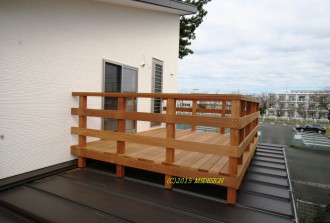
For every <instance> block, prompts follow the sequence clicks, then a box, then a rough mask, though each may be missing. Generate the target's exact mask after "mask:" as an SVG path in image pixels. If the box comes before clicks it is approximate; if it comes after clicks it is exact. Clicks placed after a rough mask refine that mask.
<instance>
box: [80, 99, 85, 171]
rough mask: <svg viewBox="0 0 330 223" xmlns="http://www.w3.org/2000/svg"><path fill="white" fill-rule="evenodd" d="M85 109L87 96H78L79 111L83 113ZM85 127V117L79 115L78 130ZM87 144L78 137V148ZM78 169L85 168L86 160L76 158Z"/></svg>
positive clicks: (81, 137)
mask: <svg viewBox="0 0 330 223" xmlns="http://www.w3.org/2000/svg"><path fill="white" fill-rule="evenodd" d="M86 109H87V96H79V110H80V111H82V110H83V111H85V110H86ZM86 127H87V116H85V115H79V128H86ZM86 144H87V141H86V136H81V135H80V136H79V139H78V146H79V147H85V146H86ZM78 167H79V168H83V167H86V158H84V157H81V156H78Z"/></svg>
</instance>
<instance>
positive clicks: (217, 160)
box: [71, 92, 259, 204]
mask: <svg viewBox="0 0 330 223" xmlns="http://www.w3.org/2000/svg"><path fill="white" fill-rule="evenodd" d="M72 95H73V96H77V97H79V108H72V109H71V114H72V115H77V116H79V126H78V127H72V128H71V133H72V134H75V135H78V136H79V140H78V144H77V145H73V146H71V154H72V155H76V156H77V157H78V166H79V167H85V165H86V158H90V159H95V160H100V161H105V162H110V163H114V164H116V165H117V169H116V174H117V176H118V177H123V176H124V175H125V166H128V167H133V168H138V169H143V170H147V171H153V172H157V173H162V174H165V188H167V189H171V188H172V187H173V184H172V183H173V182H171V179H173V178H172V176H175V177H181V178H192V179H193V180H194V179H196V178H217V179H220V178H221V179H222V181H221V182H217V183H216V184H218V185H221V186H225V187H227V188H228V190H227V202H228V203H230V204H235V203H236V190H237V189H239V187H240V184H241V182H242V179H243V177H244V174H245V172H246V170H247V168H248V166H249V163H250V160H251V158H252V156H253V154H254V151H255V149H256V146H257V143H258V134H257V133H258V117H259V103H258V101H257V100H255V99H253V98H249V97H246V96H243V95H236V94H228V95H220V94H160V93H96V92H73V93H72ZM87 97H110V98H117V99H118V110H100V109H88V108H87ZM127 98H130V99H132V98H133V99H138V98H151V99H152V98H161V99H162V101H166V107H164V108H163V111H164V112H163V113H162V114H155V113H146V112H131V111H126V99H127ZM180 100H182V101H189V102H191V105H192V106H191V107H190V108H181V107H177V105H178V103H177V101H180ZM201 102H202V103H204V104H206V105H207V104H212V103H217V105H219V106H218V107H217V108H210V106H203V107H202V108H199V107H201V106H198V105H199V104H200V103H201ZM163 104H165V102H164V103H163ZM165 111H166V113H165ZM205 114H209V115H205ZM87 117H100V118H112V119H117V120H118V121H117V122H118V123H117V124H118V131H117V132H113V131H105V130H96V129H88V128H87ZM126 120H137V121H149V122H158V123H166V127H165V128H156V129H152V130H149V131H145V132H140V133H136V134H132V133H126V132H125V129H126V127H125V123H126ZM176 124H186V125H191V130H179V129H176V127H175V126H176ZM196 126H209V127H216V128H219V131H218V132H201V131H196ZM225 129H230V131H229V132H230V133H227V134H225ZM88 136H90V137H96V138H100V140H98V141H92V142H87V140H86V137H88Z"/></svg>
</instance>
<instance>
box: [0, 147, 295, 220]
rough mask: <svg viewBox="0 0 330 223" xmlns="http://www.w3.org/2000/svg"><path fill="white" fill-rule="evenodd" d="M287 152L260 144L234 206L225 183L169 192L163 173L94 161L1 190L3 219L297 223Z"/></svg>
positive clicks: (0, 215) (0, 209)
mask: <svg viewBox="0 0 330 223" xmlns="http://www.w3.org/2000/svg"><path fill="white" fill-rule="evenodd" d="M283 152H284V151H283V148H281V147H277V146H269V145H259V146H258V149H257V153H256V155H255V157H254V159H253V160H252V163H251V166H250V168H249V170H248V172H247V174H246V176H245V178H244V180H243V184H242V186H241V188H240V190H239V193H238V197H237V200H238V201H237V204H236V205H235V206H233V205H228V204H227V203H226V202H225V200H224V199H225V194H223V192H224V191H226V188H223V187H220V186H216V185H198V184H197V185H195V188H194V187H190V188H185V187H184V186H183V187H175V188H174V189H173V190H165V189H164V188H163V186H162V185H161V183H163V182H161V180H159V179H162V180H163V179H164V177H163V176H162V175H159V174H155V173H150V172H144V171H140V170H135V169H128V170H127V177H124V178H116V177H115V175H114V174H113V173H112V172H111V171H112V170H111V168H112V167H113V166H112V165H111V164H106V163H94V164H92V165H90V167H88V168H84V169H74V170H71V171H67V172H63V173H59V174H55V175H52V176H49V177H46V178H43V179H40V180H34V181H32V182H28V183H25V184H23V185H20V186H16V187H13V188H10V189H6V190H3V191H1V192H0V206H1V205H2V208H0V220H1V219H10V220H13V219H14V220H15V219H16V220H17V221H12V222H24V221H20V218H19V217H15V214H12V213H11V214H8V211H3V210H6V209H7V210H8V209H10V210H11V211H12V212H13V213H17V214H18V216H22V215H23V216H25V217H28V218H29V219H33V220H35V221H42V222H45V221H50V222H55V221H56V222H170V221H171V222H247V223H248V222H253V223H258V222H260V223H264V222H267V223H271V222H279V223H285V222H294V219H295V218H296V217H295V211H294V206H293V203H292V195H291V193H290V184H289V182H288V173H287V171H286V162H285V158H284V157H285V156H284V154H283ZM259 158H271V159H274V162H271V161H267V162H264V161H262V162H261V161H259V160H260V159H259ZM281 160H283V161H284V164H282V163H281V162H279V161H281ZM278 163H281V164H280V165H279V166H276V165H278ZM272 165H275V166H272ZM283 165H284V166H285V168H284V169H283ZM158 176H159V178H158ZM147 179H150V180H151V181H150V180H149V181H145V180H147ZM158 183H159V184H158ZM192 186H193V185H192ZM201 188H202V190H201ZM13 216H14V217H13Z"/></svg>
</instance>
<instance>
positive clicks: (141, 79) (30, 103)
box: [0, 0, 179, 179]
mask: <svg viewBox="0 0 330 223" xmlns="http://www.w3.org/2000/svg"><path fill="white" fill-rule="evenodd" d="M0 30H1V35H0V75H1V78H0V135H2V136H3V137H1V139H0V147H1V149H0V179H2V178H6V177H10V176H14V175H17V174H21V173H24V172H28V171H32V170H36V169H39V168H43V167H47V166H50V165H55V164H58V163H61V162H66V161H69V160H72V159H74V158H75V157H73V156H71V155H70V145H73V144H77V137H75V136H72V135H71V134H70V127H71V126H78V118H77V117H73V116H71V114H70V109H71V107H77V106H78V98H74V97H72V96H71V92H73V91H91V92H100V91H102V90H103V59H106V60H111V61H115V62H118V63H122V64H125V65H129V66H132V67H135V68H137V69H138V92H151V82H152V79H151V74H152V67H151V65H152V58H156V59H158V60H161V61H163V62H164V68H163V69H164V71H163V92H176V91H177V73H178V59H177V58H178V42H179V39H178V38H179V16H178V15H174V14H170V13H164V12H155V11H149V10H144V9H137V8H130V7H125V6H118V5H112V4H109V3H102V2H96V1H89V0H85V1H84V0H50V1H43V0H24V1H21V0H2V1H1V2H0ZM142 62H145V63H146V64H147V65H148V66H149V67H150V69H149V68H148V66H144V67H142V66H141V63H142ZM171 73H174V75H171ZM88 107H89V108H96V109H100V108H102V100H101V99H100V98H89V101H88ZM137 109H138V111H145V112H150V110H151V101H150V100H147V99H140V100H139V101H138V108H137ZM100 126H101V119H99V118H90V119H89V120H88V126H87V127H88V128H96V129H97V128H100ZM149 127H150V124H149V123H146V122H139V123H138V125H137V131H143V130H146V129H148V128H149Z"/></svg>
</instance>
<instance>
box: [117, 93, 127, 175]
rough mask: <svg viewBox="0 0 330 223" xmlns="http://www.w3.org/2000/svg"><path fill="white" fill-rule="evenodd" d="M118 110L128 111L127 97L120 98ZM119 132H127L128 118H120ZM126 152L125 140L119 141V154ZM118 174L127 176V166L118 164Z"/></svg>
mask: <svg viewBox="0 0 330 223" xmlns="http://www.w3.org/2000/svg"><path fill="white" fill-rule="evenodd" d="M118 111H126V98H118ZM117 123H118V132H123V133H124V132H126V120H125V119H118V120H117ZM124 153H125V142H124V141H117V154H124ZM116 176H117V177H123V176H125V166H122V165H119V164H117V166H116Z"/></svg>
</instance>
